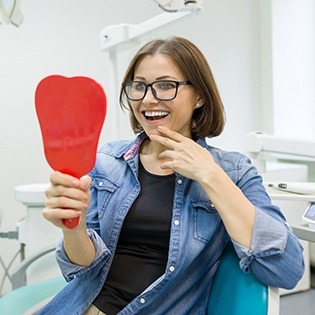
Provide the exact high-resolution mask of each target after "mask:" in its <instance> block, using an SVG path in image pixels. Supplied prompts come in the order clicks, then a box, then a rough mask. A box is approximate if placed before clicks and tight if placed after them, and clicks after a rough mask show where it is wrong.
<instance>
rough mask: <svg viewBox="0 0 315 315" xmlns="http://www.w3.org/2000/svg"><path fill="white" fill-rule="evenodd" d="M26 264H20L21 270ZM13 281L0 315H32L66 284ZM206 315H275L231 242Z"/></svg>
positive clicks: (275, 301)
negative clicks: (241, 264) (241, 266)
mask: <svg viewBox="0 0 315 315" xmlns="http://www.w3.org/2000/svg"><path fill="white" fill-rule="evenodd" d="M33 258H35V257H33ZM30 263H31V262H27V263H25V264H24V266H23V268H22V269H23V271H25V270H26V268H27V267H28V266H29V265H30ZM19 272H20V271H19ZM14 278H15V281H13V283H15V285H17V286H18V288H16V289H13V291H12V292H10V293H8V294H6V295H4V296H3V297H2V298H0V314H1V315H28V314H32V313H33V312H35V310H38V309H39V308H40V306H41V305H44V304H45V303H47V301H49V300H50V299H51V298H52V297H53V296H54V295H55V294H56V293H57V292H58V291H60V290H61V289H62V288H63V287H64V286H65V284H66V281H65V280H64V278H63V277H57V278H53V279H48V280H45V281H41V282H37V283H34V284H30V285H23V283H21V276H20V273H19V276H18V277H16V274H15V277H14V276H13V279H14ZM20 285H22V286H20ZM69 315H70V314H69ZM205 315H206V314H205ZM207 315H279V292H278V289H277V288H270V287H268V286H266V285H264V284H263V283H261V282H260V281H259V280H258V279H256V278H255V276H254V275H253V274H251V273H244V272H243V271H242V270H241V269H240V267H239V258H238V257H237V255H236V253H235V251H234V248H233V245H232V244H231V243H229V245H228V246H227V248H226V249H225V252H224V254H223V257H222V258H221V261H220V265H219V269H218V271H217V273H216V275H215V278H214V282H213V287H212V290H211V294H210V299H209V304H208V312H207Z"/></svg>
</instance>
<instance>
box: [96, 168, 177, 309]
mask: <svg viewBox="0 0 315 315" xmlns="http://www.w3.org/2000/svg"><path fill="white" fill-rule="evenodd" d="M139 181H140V184H141V192H140V194H139V196H138V198H137V199H136V200H135V202H134V204H133V206H132V207H131V209H130V210H129V213H128V214H127V216H126V218H125V221H124V224H123V227H122V230H121V233H120V237H119V240H118V245H117V249H116V252H115V256H114V260H113V263H112V266H111V268H110V271H109V274H108V277H107V279H106V282H105V284H104V286H103V288H102V290H101V292H100V294H99V295H98V296H97V298H96V299H95V301H94V302H93V304H94V305H95V306H96V307H98V308H99V309H100V310H101V311H102V312H104V313H106V314H108V315H114V314H117V313H118V312H119V311H121V310H122V309H123V308H124V307H125V306H126V305H127V304H128V303H129V302H130V301H131V300H133V299H134V298H135V297H136V296H137V295H139V294H141V293H142V292H143V291H144V290H145V289H146V288H147V287H148V286H149V285H150V284H151V283H153V282H154V281H155V280H156V279H158V278H159V277H160V276H161V275H163V274H164V273H165V267H166V264H167V258H168V249H169V239H170V228H171V219H172V208H173V197H174V186H175V175H173V174H172V175H165V176H160V175H154V174H151V173H149V172H147V171H146V170H145V169H144V167H143V166H142V164H141V163H140V167H139Z"/></svg>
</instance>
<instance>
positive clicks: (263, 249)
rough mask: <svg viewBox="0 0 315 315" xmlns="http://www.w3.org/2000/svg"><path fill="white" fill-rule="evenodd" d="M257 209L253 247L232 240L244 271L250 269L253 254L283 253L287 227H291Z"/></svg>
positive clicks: (269, 254)
mask: <svg viewBox="0 0 315 315" xmlns="http://www.w3.org/2000/svg"><path fill="white" fill-rule="evenodd" d="M255 210H256V211H255V221H254V229H253V236H252V246H251V248H247V247H245V246H242V245H240V244H238V243H237V242H235V241H234V240H232V241H233V244H234V248H235V250H236V252H237V254H238V256H239V258H240V259H241V261H240V266H241V268H242V269H243V270H244V271H249V265H250V262H251V260H252V258H253V255H254V256H255V255H256V256H257V255H260V256H271V255H276V254H279V253H283V252H284V250H285V247H286V243H287V238H288V234H287V229H290V228H289V227H288V226H285V225H284V224H283V223H282V222H280V221H277V220H275V219H274V218H272V217H271V216H270V215H268V214H267V213H265V212H263V211H261V210H259V209H257V208H255ZM266 231H267V232H266Z"/></svg>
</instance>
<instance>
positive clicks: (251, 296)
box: [207, 243, 280, 315]
mask: <svg viewBox="0 0 315 315" xmlns="http://www.w3.org/2000/svg"><path fill="white" fill-rule="evenodd" d="M279 314H280V300H279V289H278V288H272V287H268V286H266V285H265V284H263V283H262V282H260V281H259V280H258V279H257V278H256V277H255V276H254V275H253V274H252V273H244V272H243V271H242V270H241V269H240V267H239V258H238V256H237V255H236V252H235V250H234V247H233V245H232V243H229V244H228V246H227V248H226V249H225V251H224V253H223V256H222V258H221V261H220V265H219V268H218V270H217V273H216V275H215V277H214V281H213V286H212V289H211V294H210V299H209V303H208V313H207V315H279Z"/></svg>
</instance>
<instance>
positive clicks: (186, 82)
mask: <svg viewBox="0 0 315 315" xmlns="http://www.w3.org/2000/svg"><path fill="white" fill-rule="evenodd" d="M135 82H136V83H141V84H144V86H145V92H144V94H143V96H142V97H141V98H137V99H135V98H130V97H129V96H128V93H127V92H126V87H127V86H128V84H131V83H135ZM158 82H172V83H175V85H176V91H175V95H174V97H172V98H167V99H165V98H163V99H161V98H159V97H157V93H156V90H155V89H154V88H153V87H152V85H153V84H155V83H158ZM180 85H192V82H190V81H175V80H156V81H153V82H151V83H149V84H147V83H145V82H142V81H137V80H135V81H128V82H123V83H122V88H123V91H124V93H125V95H126V97H127V99H128V100H130V101H134V102H135V101H141V100H143V99H144V98H145V96H146V95H147V93H148V89H149V88H150V89H151V92H152V95H153V96H154V97H155V98H156V99H157V100H159V101H172V100H174V99H175V98H176V96H177V93H178V87H179V86H180Z"/></svg>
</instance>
